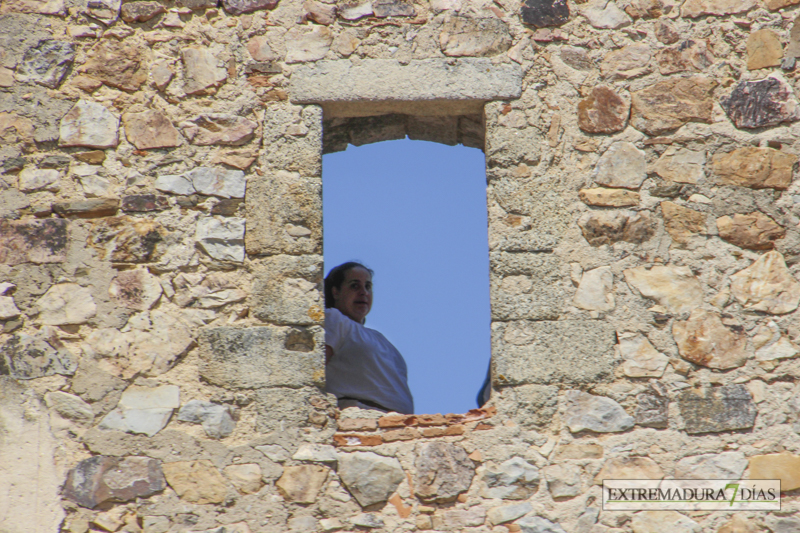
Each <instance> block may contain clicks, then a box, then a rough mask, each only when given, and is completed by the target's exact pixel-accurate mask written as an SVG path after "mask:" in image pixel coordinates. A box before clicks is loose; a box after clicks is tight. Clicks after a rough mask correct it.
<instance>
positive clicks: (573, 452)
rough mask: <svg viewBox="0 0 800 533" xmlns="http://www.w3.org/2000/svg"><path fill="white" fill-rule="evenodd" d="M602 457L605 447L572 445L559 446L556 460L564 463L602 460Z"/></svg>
mask: <svg viewBox="0 0 800 533" xmlns="http://www.w3.org/2000/svg"><path fill="white" fill-rule="evenodd" d="M602 457H603V447H602V446H600V445H599V444H580V443H571V444H565V445H564V446H559V447H558V448H557V449H556V452H555V457H554V459H555V460H556V461H563V460H565V459H600V458H602Z"/></svg>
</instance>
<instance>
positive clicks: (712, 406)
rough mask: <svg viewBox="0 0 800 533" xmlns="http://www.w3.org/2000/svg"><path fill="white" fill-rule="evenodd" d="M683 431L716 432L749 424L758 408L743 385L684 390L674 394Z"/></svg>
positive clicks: (744, 427) (752, 421) (747, 426)
mask: <svg viewBox="0 0 800 533" xmlns="http://www.w3.org/2000/svg"><path fill="white" fill-rule="evenodd" d="M677 403H678V408H679V410H680V413H681V416H682V417H683V421H684V424H685V430H686V432H687V433H690V434H695V433H718V432H722V431H733V430H737V429H748V428H751V427H753V424H755V420H756V414H757V413H758V410H757V409H756V406H755V404H754V403H753V396H752V395H751V394H750V392H749V391H748V390H747V388H746V387H745V386H744V385H739V384H736V385H724V386H722V387H713V388H709V389H686V390H683V391H681V392H680V393H679V394H678V396H677Z"/></svg>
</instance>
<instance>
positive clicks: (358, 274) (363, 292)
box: [332, 267, 372, 324]
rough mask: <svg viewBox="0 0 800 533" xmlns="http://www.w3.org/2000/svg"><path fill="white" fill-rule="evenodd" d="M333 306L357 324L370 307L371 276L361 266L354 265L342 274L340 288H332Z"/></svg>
mask: <svg viewBox="0 0 800 533" xmlns="http://www.w3.org/2000/svg"><path fill="white" fill-rule="evenodd" d="M332 292H333V302H334V307H335V308H336V309H338V310H339V311H341V312H342V314H343V315H345V316H346V317H349V318H352V319H353V320H355V321H356V322H358V323H359V324H363V323H364V318H366V316H367V315H368V314H369V311H370V309H372V276H370V274H369V272H367V271H366V270H364V269H363V268H361V267H354V268H351V269H350V270H348V271H347V272H346V273H345V275H344V281H343V282H342V286H341V287H340V288H338V289H337V288H336V287H334V288H333V291H332Z"/></svg>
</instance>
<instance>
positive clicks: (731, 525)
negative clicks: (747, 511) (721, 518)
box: [717, 514, 760, 533]
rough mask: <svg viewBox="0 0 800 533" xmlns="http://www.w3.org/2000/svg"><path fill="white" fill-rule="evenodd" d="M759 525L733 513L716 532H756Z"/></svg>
mask: <svg viewBox="0 0 800 533" xmlns="http://www.w3.org/2000/svg"><path fill="white" fill-rule="evenodd" d="M759 529H760V528H759V526H757V525H756V524H755V523H754V522H752V521H750V520H748V519H747V518H745V517H744V516H742V515H739V514H735V515H733V517H732V518H731V519H730V520H729V521H727V522H725V524H724V525H723V526H722V527H721V528H719V529H718V530H717V533H758V532H759Z"/></svg>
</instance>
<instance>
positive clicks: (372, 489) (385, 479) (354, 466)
mask: <svg viewBox="0 0 800 533" xmlns="http://www.w3.org/2000/svg"><path fill="white" fill-rule="evenodd" d="M339 476H340V477H341V479H342V482H343V483H344V484H345V486H346V487H347V489H348V490H349V491H350V493H351V494H352V495H353V497H355V499H356V500H357V501H358V503H359V504H361V506H362V507H367V506H369V505H373V504H376V503H381V502H385V501H386V500H387V499H388V498H389V496H391V495H392V493H393V492H394V491H395V490H396V489H397V486H398V485H400V483H401V482H402V481H403V479H405V474H404V473H403V468H402V467H401V466H400V461H398V460H397V459H395V458H394V457H383V456H380V455H377V454H375V453H372V452H356V453H348V454H342V455H341V456H340V457H339Z"/></svg>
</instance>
